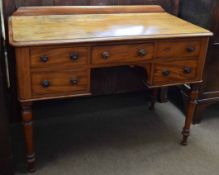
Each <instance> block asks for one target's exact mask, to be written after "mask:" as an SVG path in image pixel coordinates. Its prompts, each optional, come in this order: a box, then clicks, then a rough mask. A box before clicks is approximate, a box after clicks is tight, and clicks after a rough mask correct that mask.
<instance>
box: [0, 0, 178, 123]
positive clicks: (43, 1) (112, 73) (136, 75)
mask: <svg viewBox="0 0 219 175" xmlns="http://www.w3.org/2000/svg"><path fill="white" fill-rule="evenodd" d="M45 5H46V6H51V7H52V6H55V7H56V6H60V5H66V6H79V5H87V6H97V5H98V6H99V5H101V6H102V5H113V6H117V5H137V6H141V5H161V6H162V8H163V9H165V10H166V11H168V12H169V13H171V14H174V15H176V16H177V15H178V11H179V0H153V1H152V0H113V1H112V0H101V1H99V0H61V1H60V0H55V1H53V0H25V1H24V0H4V1H3V6H4V11H3V12H4V19H5V26H6V32H7V26H8V25H7V23H8V17H9V16H10V15H11V14H12V13H13V12H14V11H15V10H16V9H17V8H19V7H26V6H29V7H30V6H31V7H36V6H45ZM35 14H36V15H38V14H37V13H35ZM39 14H40V13H39ZM6 46H7V47H8V57H9V59H8V61H9V67H10V79H11V88H10V92H9V93H8V96H10V101H11V105H10V106H11V108H10V113H11V114H10V120H11V121H13V122H20V119H21V117H20V116H19V115H17V114H19V109H20V108H19V106H20V105H19V104H18V102H17V98H16V97H17V94H16V92H17V89H16V74H15V60H14V57H15V55H14V48H12V47H9V46H8V43H6ZM136 71H137V72H136ZM93 74H95V77H96V79H97V80H96V81H93V83H92V90H93V94H94V95H109V94H116V93H124V92H133V91H143V90H147V88H146V87H145V86H144V85H143V84H142V83H141V78H142V77H144V72H143V71H141V70H140V69H136V68H134V69H133V68H129V67H117V68H110V69H98V70H95V71H93ZM127 80H128V82H127ZM123 82H126V83H125V86H124V83H123Z"/></svg>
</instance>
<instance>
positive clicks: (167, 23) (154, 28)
mask: <svg viewBox="0 0 219 175" xmlns="http://www.w3.org/2000/svg"><path fill="white" fill-rule="evenodd" d="M152 7H153V6H152ZM94 19H95V20H94ZM61 21H62V22H61ZM85 21H86V28H84V22H85ZM58 22H59V25H57V23H58ZM103 24H104V25H103ZM148 24H150V26H149V25H148ZM11 26H13V28H12V27H11ZM45 26H46V27H45ZM182 26H183V27H182ZM41 29H43V30H41ZM9 32H10V35H11V36H10V38H9V41H10V44H11V45H13V46H30V45H32V46H33V45H43V44H44V45H48V44H57V40H60V42H62V43H83V42H97V41H98V42H100V41H104V42H105V41H118V40H123V39H129V40H136V39H151V38H153V39H155V38H159V39H160V38H176V37H194V36H211V34H210V33H209V32H208V31H207V30H205V29H203V28H200V27H198V26H195V25H193V24H190V23H188V22H186V21H183V20H180V19H178V18H177V17H175V16H172V15H170V14H168V13H164V12H163V13H135V15H133V14H132V13H127V14H126V13H120V14H89V15H87V14H83V15H77V14H76V15H67V18H66V16H65V15H49V16H47V18H45V17H44V16H12V17H11V18H9ZM54 33H55V35H54ZM79 36H83V37H79ZM194 44H196V43H192V46H193V45H194ZM192 46H191V47H192Z"/></svg>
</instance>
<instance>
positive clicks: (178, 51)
mask: <svg viewBox="0 0 219 175" xmlns="http://www.w3.org/2000/svg"><path fill="white" fill-rule="evenodd" d="M201 43H202V40H201V39H190V40H189V39H188V40H172V41H159V42H158V43H157V51H156V57H157V58H173V57H176V58H180V57H198V56H199V53H200V48H201Z"/></svg>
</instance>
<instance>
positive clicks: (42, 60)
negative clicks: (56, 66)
mask: <svg viewBox="0 0 219 175" xmlns="http://www.w3.org/2000/svg"><path fill="white" fill-rule="evenodd" d="M48 60H49V57H48V56H46V55H42V56H40V61H41V62H44V63H45V62H47V61H48Z"/></svg>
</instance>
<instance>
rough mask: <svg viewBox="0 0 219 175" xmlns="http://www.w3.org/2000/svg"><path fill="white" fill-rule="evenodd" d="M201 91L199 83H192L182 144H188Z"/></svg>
mask: <svg viewBox="0 0 219 175" xmlns="http://www.w3.org/2000/svg"><path fill="white" fill-rule="evenodd" d="M198 93H199V84H193V85H191V91H190V94H189V98H190V99H189V104H188V108H187V112H186V119H185V125H184V128H183V131H182V135H183V139H182V141H181V145H187V141H188V137H189V135H190V126H191V124H192V119H193V116H194V113H195V109H196V105H197V98H198Z"/></svg>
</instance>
